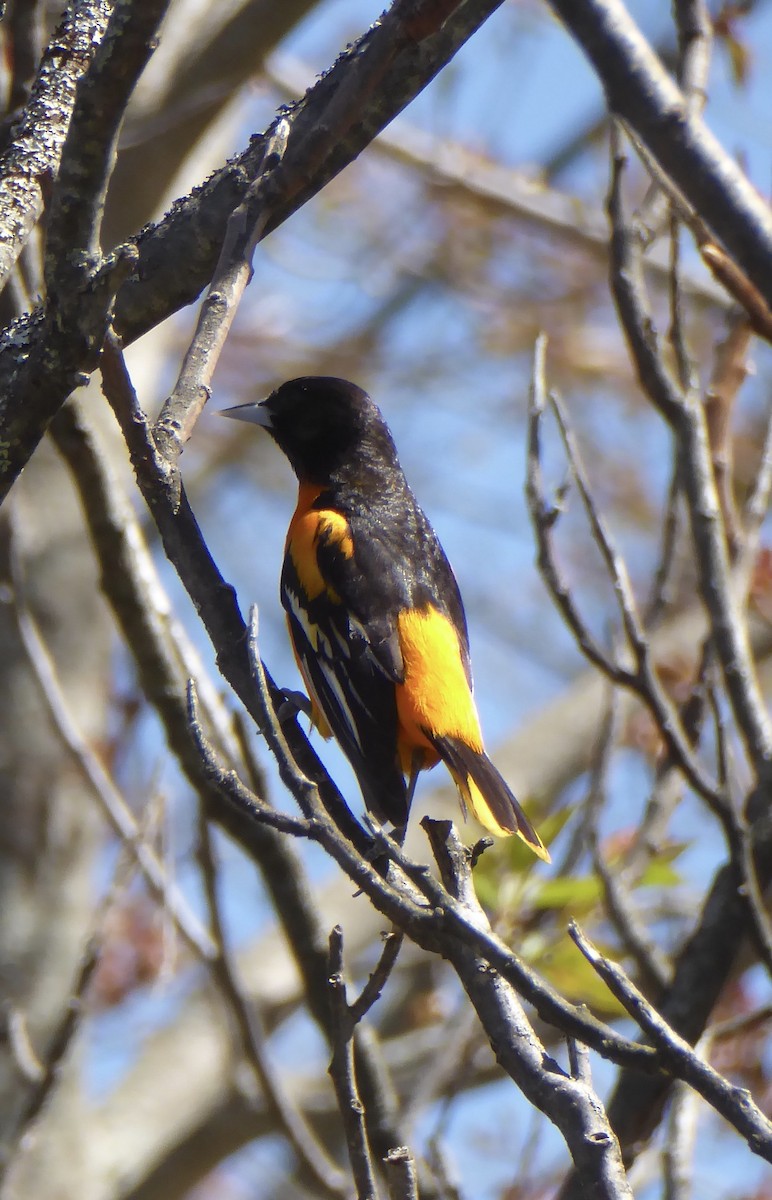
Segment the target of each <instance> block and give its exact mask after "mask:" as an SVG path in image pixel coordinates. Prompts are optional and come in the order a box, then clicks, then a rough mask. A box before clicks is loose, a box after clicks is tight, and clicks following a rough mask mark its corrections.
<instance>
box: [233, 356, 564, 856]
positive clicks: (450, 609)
mask: <svg viewBox="0 0 772 1200" xmlns="http://www.w3.org/2000/svg"><path fill="white" fill-rule="evenodd" d="M221 413H222V415H223V416H226V417H229V418H232V419H235V420H239V421H247V422H250V423H252V424H255V425H258V426H260V427H262V428H263V429H265V430H267V431H268V433H269V434H270V435H271V437H272V438H273V439H274V441H275V442H276V444H277V446H278V447H279V449H280V450H282V451H283V453H284V454H285V456H286V458H287V459H288V461H289V464H290V466H291V467H292V469H293V471H294V473H295V475H296V477H297V480H298V501H297V507H296V508H295V512H294V514H293V516H292V518H291V520H290V523H289V529H288V532H287V538H286V544H285V553H284V563H283V567H282V573H281V585H280V593H281V601H282V605H283V607H284V610H285V613H286V618H287V624H288V628H289V633H290V640H291V642H292V646H293V649H294V653H295V658H296V661H297V664H298V667H299V669H300V673H301V676H302V678H303V681H304V683H305V685H306V688H307V691H308V695H309V700H310V715H311V719H312V723H313V725H314V726H315V727H316V728H317V729H318V730H319V732H320V733H321V734H322V736H324V737H325V738H329V737H330V736H333V735H334V737H335V738H336V740H337V741H338V743H339V744H340V746H341V748H342V750H343V752H344V754H345V755H346V757H347V758H348V760H349V762H350V764H351V766H352V768H353V770H354V773H355V775H356V777H357V780H358V782H359V786H360V789H361V791H362V796H363V799H364V802H365V807H366V808H367V810H368V811H369V812H370V813H371V814H372V815H373V816H374V817H375V818H376V819H377V820H378V821H380V822H389V823H390V824H391V825H392V826H393V827H394V829H395V831H397V830H404V828H405V826H406V824H407V820H408V814H409V809H410V804H411V801H412V798H413V792H414V789H415V782H416V779H417V776H418V773H419V772H420V771H422V770H427V769H429V768H431V767H433V766H435V765H436V764H437V763H438V762H439V761H442V762H443V763H444V764H445V766H446V767H447V769H448V771H449V772H450V775H451V777H452V779H453V781H454V783H455V785H456V788H457V790H458V793H459V797H460V801H461V808H462V812H463V815H464V817H466V816H467V813H468V812H471V813H472V814H473V815H474V817H476V818H477V820H478V821H479V822H480V823H481V824H482V825H483V826H484V828H485V829H486V830H487V831H488V832H489V833H492V834H494V835H496V836H506V835H509V834H515V835H516V836H517V837H519V838H521V839H522V841H524V842H525V843H526V844H527V845H528V846H530V848H531V850H532V851H533V852H534V853H535V854H536V855H537V856H538V857H539V858H541V859H543V860H544V861H546V862H549V853H548V851H547V849H546V848H545V846H544V844H543V842H542V840H541V838H540V837H539V835H538V833H537V832H536V830H535V829H534V827H533V826H532V824H531V822H530V821H529V819H528V817H527V816H526V814H525V812H524V811H523V809H522V807H521V806H520V804H519V803H518V801H517V800H516V798H515V796H514V795H513V793H512V791H511V789H510V788H509V786H508V785H507V783H506V782H505V780H504V778H503V777H502V775H501V774H500V772H499V771H498V770H497V769H496V767H495V766H494V764H493V762H492V761H491V760H490V758H489V757H488V755H487V754H486V753H485V749H484V745H483V738H482V732H481V729H480V720H479V717H478V713H477V708H476V705H475V701H474V697H473V691H472V670H471V662H470V654H469V636H468V632H467V622H466V615H465V612H464V605H463V602H462V599H461V593H460V591H459V587H458V583H457V582H456V577H455V575H454V574H453V571H452V568H451V566H450V563H449V562H448V559H447V556H446V555H445V552H444V550H443V549H442V546H441V545H440V541H439V539H438V537H437V535H436V533H435V532H434V529H433V528H432V526H431V524H430V523H429V520H428V518H427V517H426V515H425V514H424V512H423V510H422V509H421V507H420V505H419V504H418V502H417V500H416V499H415V496H414V495H413V492H412V491H411V489H410V486H409V485H408V482H407V480H406V478H405V475H404V473H403V471H402V467H401V466H400V462H399V459H398V457H397V450H396V447H395V444H394V439H393V437H392V435H391V432H390V430H389V428H388V426H387V424H386V421H385V420H384V418H383V416H382V415H381V412H380V410H379V409H378V407H377V406H376V404H375V403H374V401H373V400H372V399H371V398H370V396H369V395H368V394H367V392H365V391H364V390H363V389H362V388H360V387H358V386H357V385H356V384H354V383H351V382H349V381H348V380H346V379H338V378H334V377H328V376H303V377H301V378H298V379H291V380H289V381H288V382H286V383H283V384H281V386H280V387H278V388H276V390H275V391H273V392H272V393H271V394H270V395H269V396H268V397H267V399H265V400H262V401H259V402H252V403H249V404H239V405H236V406H234V407H231V408H227V409H223V410H221Z"/></svg>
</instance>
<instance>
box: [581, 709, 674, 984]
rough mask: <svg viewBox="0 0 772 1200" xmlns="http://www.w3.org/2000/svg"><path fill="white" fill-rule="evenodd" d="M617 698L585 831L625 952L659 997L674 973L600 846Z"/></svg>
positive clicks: (608, 720) (597, 762) (606, 725)
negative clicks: (601, 819)
mask: <svg viewBox="0 0 772 1200" xmlns="http://www.w3.org/2000/svg"><path fill="white" fill-rule="evenodd" d="M617 723H618V722H617V714H616V706H615V704H614V697H613V694H612V696H611V697H610V699H609V703H608V706H607V714H606V716H605V718H604V730H603V736H602V737H601V739H600V741H599V746H598V752H597V754H596V755H595V762H594V763H593V767H592V770H591V774H590V785H589V788H588V803H586V804H585V805H584V807H583V811H584V830H585V836H586V838H587V844H588V847H589V850H590V854H591V856H592V863H593V868H594V870H595V873H596V875H597V876H598V878H599V879H600V882H601V886H602V888H603V899H604V905H605V909H606V912H607V914H608V917H609V920H610V921H611V924H612V925H613V926H614V928H615V929H616V931H617V934H618V935H619V939H620V941H621V943H622V946H623V948H624V950H625V951H626V952H627V953H628V954H629V955H630V956H631V957H632V958H633V960H634V962H635V964H636V966H637V968H638V971H639V973H640V976H641V978H642V980H643V981H644V988H645V990H646V991H647V992H654V993H655V994H657V995H659V993H660V992H661V991H663V990H664V988H665V987H666V986H667V984H668V983H669V982H670V979H671V975H672V970H671V967H670V964H669V963H668V961H667V959H666V957H665V955H664V954H663V953H662V952H661V951H660V949H659V947H658V946H657V944H656V942H655V941H654V940H653V938H651V937H650V936H649V934H648V931H647V930H646V927H645V925H644V923H643V922H642V921H641V919H640V918H639V916H638V914H637V913H636V911H635V909H634V907H633V903H632V897H631V896H630V894H629V892H628V890H627V887H626V886H625V882H624V878H623V872H622V871H621V870H612V869H611V868H610V867H609V865H608V863H607V862H606V859H605V856H604V854H603V851H602V849H601V844H600V831H599V828H598V820H599V817H600V811H601V804H602V802H603V799H604V798H605V793H606V785H607V775H608V769H609V766H610V762H611V755H612V752H613V750H614V747H615V732H616V727H617Z"/></svg>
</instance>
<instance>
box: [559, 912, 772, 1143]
mask: <svg viewBox="0 0 772 1200" xmlns="http://www.w3.org/2000/svg"><path fill="white" fill-rule="evenodd" d="M569 933H570V935H571V938H572V939H573V941H574V942H575V943H576V945H577V946H578V947H579V949H580V950H581V952H582V954H583V955H584V957H585V958H586V959H587V961H588V962H589V963H590V965H591V966H592V967H593V968H594V969H595V971H596V972H597V973H598V975H599V976H600V978H601V979H602V980H603V982H604V983H605V984H606V986H607V987H608V989H609V991H610V992H611V994H612V995H613V996H615V997H616V999H617V1000H619V1002H620V1004H622V1005H623V1006H624V1008H625V1009H626V1011H627V1012H628V1013H629V1014H630V1016H631V1017H633V1018H634V1020H636V1021H637V1022H638V1024H639V1025H640V1026H641V1028H642V1029H643V1030H644V1031H645V1032H646V1033H647V1034H648V1035H649V1037H650V1038H651V1039H652V1041H653V1042H654V1044H655V1045H656V1047H657V1049H658V1050H659V1051H660V1053H661V1055H662V1060H663V1063H664V1064H666V1065H667V1068H668V1069H669V1070H670V1071H671V1072H672V1074H673V1075H674V1076H675V1077H676V1078H677V1079H682V1080H683V1081H684V1083H688V1084H689V1086H690V1087H692V1088H694V1090H695V1091H697V1092H699V1094H700V1095H701V1096H702V1098H703V1099H704V1100H706V1101H707V1103H708V1104H710V1105H711V1106H712V1107H713V1108H714V1109H715V1110H716V1112H718V1113H720V1114H721V1116H723V1117H724V1118H725V1120H727V1121H728V1122H729V1124H730V1125H732V1126H733V1127H734V1128H735V1129H736V1130H737V1132H738V1133H740V1134H741V1135H742V1136H743V1137H744V1138H745V1140H746V1141H747V1143H748V1145H749V1146H750V1148H751V1150H752V1151H753V1152H754V1154H759V1155H761V1157H762V1158H764V1159H766V1160H767V1162H772V1121H769V1120H768V1119H767V1117H765V1116H764V1114H763V1113H762V1111H761V1109H759V1108H758V1106H757V1105H756V1104H755V1103H754V1102H753V1100H752V1098H751V1096H750V1093H749V1092H748V1091H747V1090H746V1089H745V1088H739V1087H736V1086H734V1085H733V1084H731V1083H729V1082H728V1081H727V1080H726V1079H724V1078H723V1076H722V1075H720V1074H719V1073H718V1071H715V1070H714V1069H713V1068H712V1067H711V1066H709V1065H708V1064H707V1063H706V1062H703V1060H702V1059H701V1058H700V1056H699V1055H698V1054H697V1053H696V1052H695V1051H694V1050H693V1049H692V1047H691V1046H690V1045H689V1043H688V1042H686V1041H685V1040H684V1039H683V1038H682V1037H680V1036H679V1035H678V1034H677V1033H676V1032H675V1031H674V1030H673V1029H672V1028H671V1026H669V1025H668V1024H667V1022H666V1021H665V1020H664V1019H663V1018H662V1017H661V1016H660V1015H659V1013H658V1012H657V1010H656V1009H655V1008H654V1007H653V1006H652V1005H651V1004H649V1002H648V1000H646V999H645V997H644V996H643V995H642V994H641V992H640V991H639V990H638V988H637V987H636V986H635V984H634V983H633V982H632V980H630V979H629V978H628V977H627V975H626V974H625V972H624V971H623V970H622V968H621V967H620V966H618V964H617V963H612V962H611V961H610V960H609V959H607V958H604V957H603V955H602V954H600V952H599V951H598V950H597V949H596V947H595V946H594V945H593V944H592V942H591V941H590V940H589V939H588V938H586V937H585V936H584V934H583V933H582V931H581V930H580V928H579V926H578V925H577V924H576V922H575V921H572V922H571V924H570V926H569Z"/></svg>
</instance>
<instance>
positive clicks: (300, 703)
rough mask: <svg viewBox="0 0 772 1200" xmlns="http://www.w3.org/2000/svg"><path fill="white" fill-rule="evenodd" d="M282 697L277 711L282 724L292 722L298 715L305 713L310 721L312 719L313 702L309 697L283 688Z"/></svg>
mask: <svg viewBox="0 0 772 1200" xmlns="http://www.w3.org/2000/svg"><path fill="white" fill-rule="evenodd" d="M282 696H283V699H282V701H281V703H280V704H279V706H278V708H277V709H276V716H277V717H278V719H279V722H280V724H282V725H283V724H284V723H285V722H286V721H292V720H293V719H294V718H295V717H296V716H297V715H298V713H303V715H304V716H306V717H308V719H309V720H310V719H311V701H310V700H309V699H308V696H304V695H303V693H302V692H295V691H292V689H290V688H283V689H282Z"/></svg>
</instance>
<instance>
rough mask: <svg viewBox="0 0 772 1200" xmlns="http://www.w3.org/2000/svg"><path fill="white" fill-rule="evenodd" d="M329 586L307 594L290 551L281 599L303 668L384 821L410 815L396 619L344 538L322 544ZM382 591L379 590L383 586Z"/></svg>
mask: <svg viewBox="0 0 772 1200" xmlns="http://www.w3.org/2000/svg"><path fill="white" fill-rule="evenodd" d="M316 558H317V564H318V567H319V570H320V573H321V575H322V578H323V579H324V580H325V583H326V585H327V586H326V587H325V589H324V590H323V591H322V592H321V593H320V594H319V595H317V596H314V597H313V598H309V597H308V595H307V593H306V591H305V589H304V587H303V585H302V583H301V581H300V579H299V577H298V573H297V570H296V567H295V564H294V562H293V559H292V555H291V553H289V552H288V553H287V555H286V557H285V560H284V569H283V571H282V580H281V597H282V604H283V606H284V608H285V610H286V612H287V620H288V624H289V629H290V635H291V637H292V642H293V645H294V647H295V653H296V655H297V659H298V663H299V665H300V669H301V671H302V673H303V676H304V679H305V682H306V684H307V686H308V688H309V691H310V692H311V696H312V699H313V700H314V701H315V703H316V704H317V705H318V707H319V709H320V710H321V712H322V714H323V716H324V717H325V719H326V720H327V722H328V724H329V726H330V728H331V730H332V732H333V734H334V735H335V737H336V739H337V741H338V742H339V744H340V746H341V748H342V749H343V751H344V753H345V755H346V757H347V758H348V760H349V762H350V763H351V765H352V767H353V769H354V771H355V773H356V776H357V779H358V780H359V785H360V787H361V789H362V795H363V797H364V801H365V804H366V805H367V808H368V809H369V810H370V811H371V812H372V813H373V815H374V816H376V817H377V818H378V819H379V820H388V821H391V822H392V824H393V825H395V826H402V825H404V824H405V822H406V821H407V815H408V814H407V790H406V785H405V779H404V776H403V774H402V770H401V768H400V764H399V760H398V755H397V708H396V698H395V692H394V685H395V683H397V682H399V680H400V679H401V677H402V658H401V654H400V651H399V642H398V640H397V634H396V625H395V624H394V623H393V622H392V621H391V620H390V619H389V616H388V614H387V612H386V611H385V609H384V605H383V603H382V602H381V600H380V598H379V596H376V597H372V596H370V595H368V592H370V591H372V590H373V582H372V580H370V579H369V578H368V577H366V576H365V575H364V574H363V572H362V571H361V570H360V568H359V567H358V565H357V562H356V558H355V557H353V556H352V557H347V556H346V555H345V554H344V553H343V552H342V550H341V548H340V544H339V541H338V540H333V539H331V538H327V537H325V536H324V533H322V534H321V536H320V537H319V539H318V541H317V544H316ZM377 590H378V592H379V593H380V589H377Z"/></svg>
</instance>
